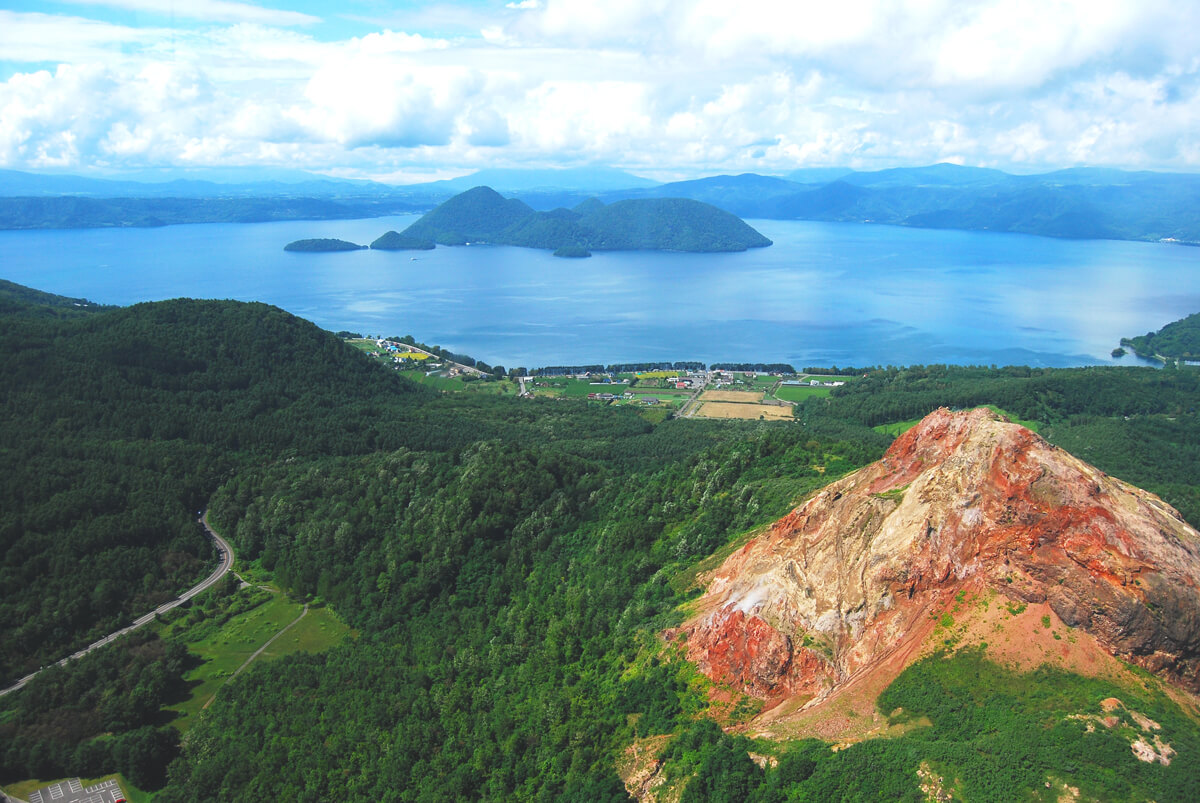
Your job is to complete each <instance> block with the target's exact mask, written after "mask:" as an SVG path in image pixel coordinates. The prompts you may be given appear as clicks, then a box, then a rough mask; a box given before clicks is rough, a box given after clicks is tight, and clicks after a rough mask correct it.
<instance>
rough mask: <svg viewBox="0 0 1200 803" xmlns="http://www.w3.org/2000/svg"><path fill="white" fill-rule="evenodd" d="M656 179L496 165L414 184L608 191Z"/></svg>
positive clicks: (600, 170)
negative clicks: (443, 179) (469, 173)
mask: <svg viewBox="0 0 1200 803" xmlns="http://www.w3.org/2000/svg"><path fill="white" fill-rule="evenodd" d="M657 184H658V182H657V181H651V180H650V179H648V178H642V177H641V176H635V175H633V174H632V173H626V172H625V171H624V170H617V169H616V168H612V167H570V168H560V169H544V170H525V169H505V168H495V169H488V170H480V171H478V172H476V173H472V174H471V175H469V176H460V177H458V178H452V179H447V180H445V181H433V182H430V183H428V184H420V185H414V186H412V187H410V189H415V188H416V187H421V188H422V189H423V190H426V191H428V190H449V191H452V192H462V191H463V190H467V189H470V188H472V187H480V186H487V187H493V188H495V189H496V190H498V191H500V192H529V191H548V190H560V191H561V190H574V191H580V192H587V193H597V192H606V191H609V190H623V189H631V188H640V187H653V186H656V185H657Z"/></svg>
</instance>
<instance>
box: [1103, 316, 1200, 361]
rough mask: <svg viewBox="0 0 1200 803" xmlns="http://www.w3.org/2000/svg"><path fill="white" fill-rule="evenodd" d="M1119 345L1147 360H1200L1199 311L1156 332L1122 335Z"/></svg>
mask: <svg viewBox="0 0 1200 803" xmlns="http://www.w3.org/2000/svg"><path fill="white" fill-rule="evenodd" d="M1121 345H1122V346H1128V347H1129V348H1130V349H1132V350H1133V352H1134V353H1135V354H1137V355H1138V356H1139V357H1144V358H1145V359H1148V360H1189V361H1191V360H1200V312H1197V313H1194V314H1192V315H1189V316H1187V317H1186V318H1183V319H1181V320H1178V321H1173V322H1172V323H1169V324H1167V325H1166V326H1164V327H1163V328H1162V329H1159V330H1158V331H1157V332H1147V333H1146V334H1144V335H1139V336H1137V337H1123V338H1121Z"/></svg>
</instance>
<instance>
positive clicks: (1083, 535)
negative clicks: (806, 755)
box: [672, 409, 1200, 708]
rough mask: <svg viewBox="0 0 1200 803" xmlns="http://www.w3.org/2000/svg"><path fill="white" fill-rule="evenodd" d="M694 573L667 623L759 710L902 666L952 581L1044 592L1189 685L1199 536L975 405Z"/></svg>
mask: <svg viewBox="0 0 1200 803" xmlns="http://www.w3.org/2000/svg"><path fill="white" fill-rule="evenodd" d="M702 580H703V581H705V582H706V583H707V589H706V591H705V593H704V595H703V596H702V597H701V598H700V600H699V602H698V603H697V606H698V607H697V609H696V610H697V613H696V614H695V615H694V616H693V617H692V618H691V619H690V620H689V621H688V622H687V623H686V624H685V625H684V627H683V628H682V629H681V630H679V631H676V633H674V634H672V635H673V636H674V637H680V636H683V637H686V648H687V655H688V658H689V659H690V660H692V661H694V662H696V663H697V664H698V666H699V668H700V669H701V671H703V672H704V673H705V674H707V675H708V676H709V677H710V678H712V679H713V680H715V681H718V682H719V683H724V684H730V685H732V686H734V687H736V688H738V689H740V690H742V691H744V692H746V693H749V694H751V695H754V696H756V697H760V698H764V699H765V700H767V704H768V708H770V707H771V706H773V705H775V704H777V703H779V702H781V701H783V700H786V699H791V700H796V699H797V698H798V699H800V700H808V699H809V698H815V702H819V701H821V700H823V699H826V698H828V697H829V696H830V695H832V694H835V693H836V692H837V691H838V690H839V689H840V688H841V687H843V686H845V685H847V684H849V683H851V682H852V681H853V680H854V679H855V678H857V677H859V676H862V675H863V674H864V673H869V672H871V671H872V669H873V668H874V667H878V666H881V665H883V664H890V665H892V669H893V671H899V668H902V665H903V663H905V662H907V660H909V658H910V657H915V654H916V649H915V647H916V646H917V645H919V644H921V643H922V642H924V641H925V640H926V637H927V636H928V635H929V634H930V632H931V628H932V627H933V626H934V625H933V624H932V623H933V622H936V620H937V617H938V615H939V611H944V610H945V609H946V607H947V604H948V602H949V601H952V600H954V599H962V598H963V593H962V592H964V591H966V592H969V593H971V594H972V595H980V594H988V595H993V597H994V598H995V599H997V600H998V601H1000V602H1001V603H1003V604H1011V605H1021V603H1024V604H1029V605H1038V604H1040V605H1041V606H1042V607H1041V609H1045V608H1046V607H1047V606H1048V612H1047V615H1049V612H1050V611H1052V612H1053V614H1054V615H1055V617H1056V618H1057V620H1061V622H1062V623H1063V624H1065V625H1067V626H1068V627H1070V628H1073V629H1074V630H1072V631H1069V632H1072V633H1079V634H1080V637H1081V638H1085V637H1084V636H1083V635H1082V634H1083V633H1086V634H1088V636H1087V637H1086V638H1088V640H1089V642H1090V641H1092V640H1093V639H1094V642H1095V643H1096V644H1098V645H1099V646H1100V647H1101V648H1102V649H1103V650H1104V651H1107V652H1108V653H1109V654H1110V655H1114V656H1117V657H1119V658H1122V659H1124V660H1127V661H1130V662H1132V663H1134V664H1137V665H1139V666H1142V667H1144V668H1146V669H1148V670H1150V671H1152V672H1154V673H1156V674H1158V675H1159V676H1161V677H1163V678H1164V679H1166V680H1168V681H1170V682H1171V683H1173V684H1175V685H1177V686H1180V687H1182V688H1184V689H1187V690H1189V691H1191V692H1196V691H1200V533H1197V532H1196V530H1194V529H1193V528H1192V527H1190V526H1189V525H1188V524H1187V523H1186V522H1184V521H1183V519H1182V518H1181V517H1180V515H1179V514H1178V513H1177V512H1176V511H1175V510H1174V509H1173V508H1171V507H1170V506H1169V505H1167V504H1166V503H1164V502H1163V501H1162V500H1161V499H1159V498H1158V497H1157V496H1155V495H1153V494H1150V493H1147V492H1145V491H1142V490H1140V489H1138V488H1135V487H1133V486H1131V485H1129V484H1128V483H1125V482H1122V481H1121V480H1118V479H1116V478H1114V477H1110V476H1108V475H1106V474H1105V473H1104V472H1102V471H1100V470H1098V469H1096V468H1094V467H1092V466H1090V465H1088V464H1087V463H1084V462H1083V461H1081V460H1079V459H1077V458H1075V457H1073V456H1072V455H1070V454H1068V453H1066V452H1065V451H1063V450H1062V449H1059V448H1057V447H1055V446H1053V445H1051V444H1050V443H1048V442H1046V441H1045V440H1043V439H1042V438H1040V437H1039V436H1038V435H1036V434H1034V433H1033V432H1031V431H1030V430H1028V429H1026V428H1024V427H1021V426H1018V425H1016V424H1012V423H1009V422H1007V421H1005V420H1002V419H1001V418H999V417H998V416H997V415H996V414H994V413H992V412H991V411H990V410H987V409H977V410H971V411H966V412H950V411H949V410H944V409H943V410H938V411H936V412H933V413H931V414H930V415H929V416H927V417H926V418H925V419H924V420H923V421H921V423H920V424H918V425H917V426H916V427H914V428H912V429H911V430H909V431H908V432H907V433H905V434H904V435H902V436H901V437H900V438H898V439H897V440H896V441H895V443H893V445H892V446H891V448H890V449H889V450H888V451H887V453H886V454H885V455H884V457H883V458H882V459H881V460H879V461H878V462H876V463H874V464H872V465H870V466H867V467H865V468H863V469H861V470H859V471H857V472H855V473H853V474H851V475H849V476H847V477H844V478H843V479H841V480H839V481H837V482H834V483H833V484H831V485H829V486H827V487H826V488H824V489H823V490H822V491H821V492H820V493H818V494H817V495H815V496H813V497H812V498H810V499H809V500H808V501H807V502H805V503H804V504H803V505H801V506H800V507H799V508H797V509H796V510H794V511H793V512H791V513H790V514H788V515H787V516H785V517H784V518H782V519H780V520H779V521H778V522H776V523H775V524H774V525H773V526H771V527H770V528H769V529H768V530H766V531H765V532H764V533H762V534H761V535H759V536H758V537H755V538H754V539H753V540H751V541H750V542H749V543H747V544H746V545H745V546H744V547H742V548H741V549H739V550H738V551H736V552H735V553H734V554H732V555H731V556H730V557H729V558H728V559H726V560H725V561H724V563H723V564H721V566H720V567H719V568H718V569H716V570H715V571H714V572H712V573H711V574H709V575H707V576H706V577H704V578H702ZM1005 598H1007V600H1005ZM1022 607H1023V606H1022ZM1041 609H1039V610H1041ZM997 629H998V628H997ZM1010 637H1016V638H1020V635H1019V634H1018V633H1017V632H1016V631H1013V633H1012V636H1010ZM993 640H994V639H993ZM1070 641H1072V642H1075V641H1076V639H1074V638H1072V639H1070ZM1062 643H1063V644H1064V645H1065V644H1066V640H1064V641H1063V642H1062ZM1063 649H1066V648H1065V646H1064V647H1063ZM898 656H900V657H898Z"/></svg>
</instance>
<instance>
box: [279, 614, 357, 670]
mask: <svg viewBox="0 0 1200 803" xmlns="http://www.w3.org/2000/svg"><path fill="white" fill-rule="evenodd" d="M349 632H350V629H349V628H348V627H346V625H344V624H342V622H341V620H339V619H338V618H337V616H335V615H334V613H333V611H331V610H330V609H329V608H326V607H324V606H321V607H316V606H312V605H310V606H309V608H308V615H307V616H305V617H304V618H303V619H301V620H300V621H299V622H298V623H297V624H296V626H295V627H293V628H292V629H291V630H289V631H288V632H287V633H285V634H284V635H283V636H282V637H281V638H279V639H277V640H276V641H275V643H274V644H272V645H271V646H270V647H268V648H267V649H266V650H264V651H263V654H262V655H260V656H259V660H262V659H264V658H282V657H283V656H285V655H290V654H292V653H294V652H321V651H323V650H327V649H329V648H330V647H333V646H335V645H337V644H339V643H341V641H342V639H344V638H345V637H346V635H347V634H348V633H349Z"/></svg>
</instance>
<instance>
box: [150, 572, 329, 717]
mask: <svg viewBox="0 0 1200 803" xmlns="http://www.w3.org/2000/svg"><path fill="white" fill-rule="evenodd" d="M239 593H242V594H244V593H248V591H247V590H243V591H241V592H239ZM302 610H303V606H302V605H300V604H299V603H297V602H294V601H292V600H290V599H288V598H287V597H286V596H284V595H282V594H273V595H271V597H270V598H269V599H267V600H266V601H265V602H263V603H262V604H260V605H258V606H256V607H254V608H252V609H250V610H248V611H245V612H244V613H240V614H238V615H236V616H234V617H232V618H231V619H229V620H228V621H227V622H225V623H224V624H222V625H221V626H220V627H218V628H215V629H214V628H212V627H211V626H206V624H207V623H204V622H201V623H198V624H192V625H190V626H189V623H188V622H187V620H186V619H185V620H182V621H181V622H179V623H178V624H177V625H176V626H175V627H173V628H172V630H173V631H175V632H170V633H169V637H175V638H182V639H184V640H185V642H186V643H187V645H188V649H189V650H190V651H191V652H192V653H193V654H194V655H196V656H197V657H198V658H200V660H201V664H200V665H199V666H197V667H195V668H194V669H192V670H190V671H189V672H188V673H187V674H186V675H185V680H186V681H187V682H188V684H189V686H190V687H191V694H190V696H189V697H188V699H187V700H185V701H184V702H182V703H180V704H178V705H176V706H172V707H171V709H170V710H172V711H175V712H176V713H177V714H178V715H179V716H178V718H177V719H176V720H175V721H174V723H173V724H174V725H175V727H177V728H179V730H181V731H186V730H187V729H188V728H189V727H191V723H192V721H193V720H194V718H195V717H196V715H197V714H199V713H200V711H201V710H202V709H203V707H204V705H205V703H207V702H208V700H209V698H211V697H212V696H213V695H214V694H216V693H217V690H218V689H220V688H221V686H222V685H224V684H225V682H226V681H227V680H228V679H229V678H231V677H232V676H233V673H234V672H236V671H237V670H238V667H240V666H241V665H242V664H243V663H245V661H246V659H247V658H249V657H250V656H251V655H253V654H254V653H255V651H257V650H258V648H259V647H261V646H263V645H264V644H266V643H267V642H268V641H270V640H271V638H272V637H273V636H274V635H275V634H276V633H278V632H279V631H280V630H282V629H283V628H284V627H286V626H287V625H288V624H290V623H291V622H292V621H293V620H295V619H296V618H297V617H298V616H299V615H300V613H301V611H302ZM348 632H349V628H347V627H346V626H345V625H344V624H342V623H341V622H340V621H339V620H338V619H337V617H336V616H334V614H333V612H332V611H331V610H329V609H328V608H323V607H321V608H312V609H310V610H309V613H308V615H307V616H306V617H305V618H304V619H303V620H301V621H300V623H299V624H297V625H296V627H294V628H292V630H290V631H288V633H286V634H285V635H284V636H283V637H282V638H280V639H278V640H277V641H276V642H275V643H274V644H272V645H271V648H270V649H269V650H267V651H265V652H264V653H263V654H262V655H260V656H259V658H258V660H263V659H265V658H279V657H282V656H284V655H289V654H291V653H293V652H301V651H305V652H316V651H319V650H323V649H326V648H328V647H330V646H332V645H334V644H336V643H338V642H339V641H341V640H342V639H343V638H345V636H346V634H347V633H348ZM196 635H201V636H202V637H200V638H193V637H194V636H196Z"/></svg>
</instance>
